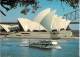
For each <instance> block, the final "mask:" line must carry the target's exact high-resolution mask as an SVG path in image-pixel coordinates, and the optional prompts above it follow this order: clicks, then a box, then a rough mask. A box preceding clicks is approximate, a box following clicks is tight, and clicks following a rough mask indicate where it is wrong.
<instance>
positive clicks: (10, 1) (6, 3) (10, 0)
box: [0, 0, 79, 16]
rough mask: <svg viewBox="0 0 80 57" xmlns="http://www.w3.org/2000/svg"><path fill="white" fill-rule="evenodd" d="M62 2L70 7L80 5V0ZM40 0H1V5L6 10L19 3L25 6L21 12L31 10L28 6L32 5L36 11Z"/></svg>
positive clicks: (63, 0)
mask: <svg viewBox="0 0 80 57" xmlns="http://www.w3.org/2000/svg"><path fill="white" fill-rule="evenodd" d="M47 1H53V0H47ZM56 1H57V0H56ZM60 2H61V3H63V2H65V3H66V4H68V5H69V6H70V7H73V8H74V9H76V8H77V7H79V0H60ZM39 4H40V3H39V0H0V5H1V7H3V8H4V9H6V11H9V10H11V9H12V8H16V7H17V6H18V5H19V6H20V7H23V6H24V9H23V10H22V11H21V13H23V14H26V12H29V10H30V9H29V8H28V6H29V5H31V7H32V12H33V13H35V11H36V10H37V9H38V8H39ZM0 12H1V13H2V14H3V15H4V16H6V14H5V13H4V12H3V11H2V10H1V9H0Z"/></svg>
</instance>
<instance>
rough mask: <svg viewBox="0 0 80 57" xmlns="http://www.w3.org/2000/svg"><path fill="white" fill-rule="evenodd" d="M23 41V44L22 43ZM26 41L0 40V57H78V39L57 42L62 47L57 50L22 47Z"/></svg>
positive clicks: (14, 39)
mask: <svg viewBox="0 0 80 57" xmlns="http://www.w3.org/2000/svg"><path fill="white" fill-rule="evenodd" d="M23 41H24V42H23ZM26 41H28V40H27V39H19V38H18V39H16V38H6V39H0V51H1V52H0V55H1V57H79V46H78V45H79V43H78V39H67V40H64V39H60V40H57V41H58V42H59V43H60V46H61V47H62V49H61V50H59V49H48V50H47V49H38V48H29V47H22V46H20V45H21V44H25V43H27V42H26Z"/></svg>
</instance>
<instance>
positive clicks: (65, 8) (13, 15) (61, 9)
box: [0, 0, 74, 22]
mask: <svg viewBox="0 0 80 57" xmlns="http://www.w3.org/2000/svg"><path fill="white" fill-rule="evenodd" d="M39 2H40V8H39V9H38V10H37V11H36V12H35V13H32V12H31V11H30V12H28V14H27V15H23V14H21V13H20V11H21V10H22V9H23V7H19V6H17V8H16V9H12V10H10V11H8V12H7V11H6V10H5V9H3V8H2V7H1V6H0V9H2V10H3V11H4V12H5V13H7V15H6V16H3V15H2V14H1V13H0V21H3V22H15V21H17V19H18V18H21V17H24V18H28V19H31V20H33V19H34V18H35V16H37V14H38V13H39V12H40V11H42V10H44V9H47V8H51V10H56V11H57V12H56V14H57V15H59V16H63V15H64V14H66V13H69V12H72V11H73V10H74V9H73V8H72V7H70V6H69V5H68V4H66V3H63V4H61V2H60V1H59V0H53V2H50V1H49V2H47V1H46V0H39Z"/></svg>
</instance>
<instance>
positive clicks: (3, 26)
mask: <svg viewBox="0 0 80 57" xmlns="http://www.w3.org/2000/svg"><path fill="white" fill-rule="evenodd" d="M0 26H1V27H2V28H3V29H4V30H5V31H6V32H10V29H9V27H10V26H9V25H6V24H0Z"/></svg>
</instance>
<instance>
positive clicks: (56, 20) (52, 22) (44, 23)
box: [0, 8, 70, 32]
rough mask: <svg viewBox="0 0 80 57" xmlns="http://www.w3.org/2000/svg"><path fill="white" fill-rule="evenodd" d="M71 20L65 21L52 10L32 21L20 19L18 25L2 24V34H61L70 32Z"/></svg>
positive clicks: (47, 10)
mask: <svg viewBox="0 0 80 57" xmlns="http://www.w3.org/2000/svg"><path fill="white" fill-rule="evenodd" d="M69 24H70V20H66V19H63V17H62V16H58V15H56V12H55V11H52V10H51V9H50V8H48V9H45V10H43V11H42V12H40V13H38V14H37V16H36V17H35V18H34V19H33V20H31V19H28V18H18V19H17V24H12V25H9V24H0V31H1V32H54V31H57V32H60V31H62V30H65V31H67V30H69Z"/></svg>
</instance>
